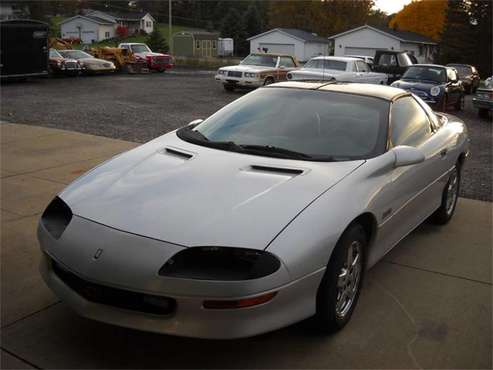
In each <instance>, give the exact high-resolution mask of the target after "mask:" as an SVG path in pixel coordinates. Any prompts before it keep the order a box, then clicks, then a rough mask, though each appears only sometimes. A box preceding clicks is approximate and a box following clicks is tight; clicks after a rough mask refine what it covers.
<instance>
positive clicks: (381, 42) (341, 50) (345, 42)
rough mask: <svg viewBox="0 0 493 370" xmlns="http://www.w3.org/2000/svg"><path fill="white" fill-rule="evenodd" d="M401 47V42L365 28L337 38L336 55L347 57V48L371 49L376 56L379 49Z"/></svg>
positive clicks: (397, 48) (335, 41)
mask: <svg viewBox="0 0 493 370" xmlns="http://www.w3.org/2000/svg"><path fill="white" fill-rule="evenodd" d="M400 46H401V45H400V41H399V40H396V39H394V38H393V37H390V36H386V35H385V34H382V33H380V32H376V31H374V30H371V29H368V28H365V29H361V30H359V31H355V32H351V33H348V34H346V35H342V36H339V37H337V38H335V40H334V55H335V56H344V55H346V48H360V49H367V50H368V49H370V50H371V51H372V52H373V55H374V54H375V50H377V49H390V50H399V49H400Z"/></svg>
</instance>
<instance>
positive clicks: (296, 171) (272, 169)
mask: <svg viewBox="0 0 493 370" xmlns="http://www.w3.org/2000/svg"><path fill="white" fill-rule="evenodd" d="M251 169H252V170H254V171H264V172H276V173H282V174H286V175H295V176H296V175H301V174H302V173H303V170H300V169H297V168H285V167H269V166H259V165H253V166H251Z"/></svg>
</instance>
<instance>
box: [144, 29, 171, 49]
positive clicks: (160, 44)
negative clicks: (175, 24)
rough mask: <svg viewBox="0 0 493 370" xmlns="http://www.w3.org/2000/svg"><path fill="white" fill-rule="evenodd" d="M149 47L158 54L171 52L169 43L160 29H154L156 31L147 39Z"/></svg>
mask: <svg viewBox="0 0 493 370" xmlns="http://www.w3.org/2000/svg"><path fill="white" fill-rule="evenodd" d="M147 45H148V46H149V47H150V48H151V50H152V51H156V52H167V51H168V50H169V46H168V43H167V42H166V39H165V38H164V36H163V35H162V33H161V31H160V30H159V27H154V31H152V33H151V34H150V35H149V36H148V37H147Z"/></svg>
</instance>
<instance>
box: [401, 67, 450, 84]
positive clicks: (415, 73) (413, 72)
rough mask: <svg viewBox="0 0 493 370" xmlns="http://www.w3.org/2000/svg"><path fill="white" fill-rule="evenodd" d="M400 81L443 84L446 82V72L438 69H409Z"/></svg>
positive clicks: (443, 69)
mask: <svg viewBox="0 0 493 370" xmlns="http://www.w3.org/2000/svg"><path fill="white" fill-rule="evenodd" d="M402 79H403V80H418V81H430V82H435V83H444V82H447V72H446V70H445V68H440V67H409V68H408V69H407V71H406V72H405V73H404V74H403V75H402Z"/></svg>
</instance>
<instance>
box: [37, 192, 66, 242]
mask: <svg viewBox="0 0 493 370" xmlns="http://www.w3.org/2000/svg"><path fill="white" fill-rule="evenodd" d="M71 220H72V210H71V209H70V207H69V206H68V205H67V204H66V203H65V202H64V201H63V200H61V199H60V198H59V197H55V199H53V200H52V201H51V203H50V204H49V205H48V207H46V209H45V211H44V212H43V214H42V215H41V223H42V224H43V226H44V227H45V229H46V230H47V231H48V233H49V234H50V235H51V236H52V237H53V238H55V239H57V240H58V239H60V237H61V236H62V234H63V232H64V231H65V229H66V228H67V226H68V224H69V223H70V221H71Z"/></svg>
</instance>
